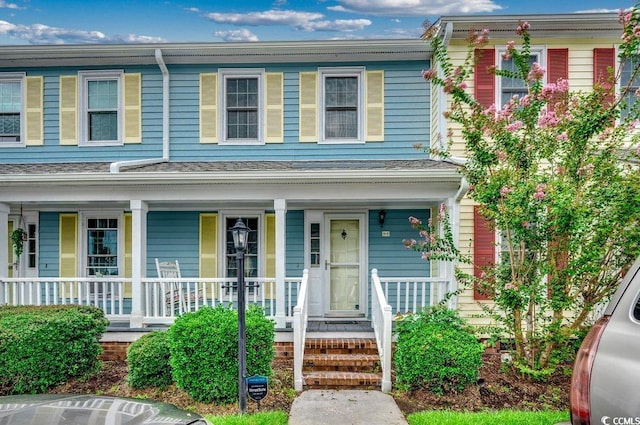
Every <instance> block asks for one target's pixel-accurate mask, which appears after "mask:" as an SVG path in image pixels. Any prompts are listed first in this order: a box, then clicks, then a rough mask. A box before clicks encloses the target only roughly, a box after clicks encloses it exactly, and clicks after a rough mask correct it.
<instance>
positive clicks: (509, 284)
mask: <svg viewBox="0 0 640 425" xmlns="http://www.w3.org/2000/svg"><path fill="white" fill-rule="evenodd" d="M504 289H506V290H510V289H518V288H517V287H516V285H514V284H513V283H511V282H509V283H507V284H506V285H504Z"/></svg>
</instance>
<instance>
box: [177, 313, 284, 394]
mask: <svg viewBox="0 0 640 425" xmlns="http://www.w3.org/2000/svg"><path fill="white" fill-rule="evenodd" d="M168 334H169V348H170V350H171V358H170V363H171V369H172V374H173V379H174V380H175V382H176V384H177V385H178V387H180V388H182V389H183V390H185V391H186V392H187V393H188V394H189V395H190V396H191V397H193V399H194V400H197V401H202V402H205V403H211V402H217V403H228V402H233V401H235V400H237V398H238V312H237V311H235V310H231V309H229V308H226V307H223V306H219V307H216V308H212V307H206V308H202V309H200V310H198V311H197V312H194V313H188V314H184V315H182V316H180V317H178V318H177V319H176V321H175V323H174V324H173V325H172V326H171V327H170V328H169V330H168ZM274 339H275V326H274V323H273V322H272V321H270V320H268V319H267V318H266V317H265V316H264V314H263V312H262V310H261V309H259V308H256V307H250V308H249V309H247V312H246V348H247V376H252V375H266V376H269V375H270V374H271V362H272V361H273V357H274V348H273V342H274Z"/></svg>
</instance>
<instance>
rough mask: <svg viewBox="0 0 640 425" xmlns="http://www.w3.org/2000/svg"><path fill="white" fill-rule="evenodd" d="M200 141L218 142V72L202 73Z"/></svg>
mask: <svg viewBox="0 0 640 425" xmlns="http://www.w3.org/2000/svg"><path fill="white" fill-rule="evenodd" d="M200 143H218V74H216V73H211V74H200Z"/></svg>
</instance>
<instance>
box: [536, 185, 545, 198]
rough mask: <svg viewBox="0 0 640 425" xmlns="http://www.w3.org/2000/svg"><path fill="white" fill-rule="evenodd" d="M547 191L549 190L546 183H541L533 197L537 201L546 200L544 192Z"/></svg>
mask: <svg viewBox="0 0 640 425" xmlns="http://www.w3.org/2000/svg"><path fill="white" fill-rule="evenodd" d="M546 189H547V185H546V184H544V183H540V184H539V185H538V187H537V188H536V193H534V194H533V197H534V198H535V199H544V197H545V196H547V195H546V193H545V192H544V191H545V190H546Z"/></svg>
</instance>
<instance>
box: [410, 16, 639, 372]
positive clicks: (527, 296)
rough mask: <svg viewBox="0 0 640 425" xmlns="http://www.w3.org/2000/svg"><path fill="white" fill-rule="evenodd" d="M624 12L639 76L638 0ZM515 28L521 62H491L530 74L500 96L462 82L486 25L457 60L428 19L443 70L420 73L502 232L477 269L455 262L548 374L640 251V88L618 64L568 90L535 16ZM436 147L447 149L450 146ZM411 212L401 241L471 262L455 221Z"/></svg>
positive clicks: (629, 54) (519, 362)
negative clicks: (535, 30) (451, 225)
mask: <svg viewBox="0 0 640 425" xmlns="http://www.w3.org/2000/svg"><path fill="white" fill-rule="evenodd" d="M620 22H621V23H622V26H623V34H622V44H621V46H620V48H619V50H618V51H619V58H620V59H621V63H623V64H624V65H623V66H629V65H628V63H634V64H636V65H635V68H634V69H632V70H631V78H629V81H630V82H633V81H634V79H635V78H636V76H638V66H637V64H638V61H637V60H630V59H632V58H637V55H638V47H639V45H640V12H639V10H638V4H636V5H635V7H634V8H632V9H629V10H626V11H621V12H620ZM514 26H516V23H514ZM516 33H517V35H518V36H519V41H518V43H516V42H514V41H511V42H509V43H508V44H507V46H506V51H505V53H504V55H505V57H506V58H509V57H511V58H513V62H514V64H515V70H514V71H509V70H503V69H495V68H494V69H492V70H490V71H491V72H493V73H495V75H497V76H507V77H511V78H518V79H520V80H522V81H524V83H525V85H526V87H527V89H528V93H527V94H526V95H524V96H522V97H517V96H514V97H513V98H511V99H510V100H509V101H508V102H507V103H506V104H505V105H504V106H503V107H502V108H498V107H497V106H496V105H492V106H490V107H488V108H487V107H483V106H482V105H481V104H480V103H479V102H478V101H477V100H476V99H475V98H474V97H473V96H472V95H471V94H469V92H468V91H467V90H466V88H467V87H466V84H465V81H468V80H469V79H470V78H471V77H472V73H473V70H474V65H475V62H474V61H475V59H474V56H475V55H474V49H477V48H478V47H481V46H483V45H485V44H486V43H487V41H488V37H489V33H488V31H486V30H484V31H477V32H473V33H472V34H471V35H470V37H469V38H468V54H467V55H466V59H465V61H464V63H462V64H461V65H459V66H456V65H454V64H453V63H452V62H451V60H450V58H449V56H448V54H447V49H446V46H445V45H444V44H443V41H442V39H441V38H440V37H438V31H437V28H435V27H433V26H431V27H428V28H427V29H426V30H425V33H424V39H425V40H427V41H428V42H430V44H431V46H432V49H433V51H434V59H435V60H434V62H435V64H434V66H438V67H439V68H440V72H437V71H436V69H435V68H434V69H429V70H425V71H423V76H424V78H425V79H426V80H428V81H430V82H431V84H433V85H435V86H439V87H442V88H443V90H444V92H445V93H448V94H449V97H450V101H451V102H450V107H449V110H448V111H447V112H446V113H445V114H446V116H447V117H448V119H449V120H450V121H453V122H454V123H457V124H458V125H457V126H455V128H456V133H457V132H458V131H459V132H460V133H461V134H460V135H457V134H454V133H453V132H452V131H450V132H449V134H448V135H447V139H448V141H449V144H448V145H449V146H451V143H452V142H453V140H454V137H461V139H462V140H463V141H464V143H465V147H466V156H467V158H466V161H464V163H463V165H462V166H461V173H462V174H463V175H464V177H465V178H466V179H467V181H468V182H469V185H470V188H469V193H468V196H469V197H470V198H471V199H472V200H473V201H475V202H476V203H477V204H478V205H479V206H480V211H481V214H482V215H483V216H484V218H485V219H487V220H488V222H489V223H492V224H491V225H492V226H493V228H494V229H495V231H496V234H497V235H499V237H498V241H499V242H497V244H499V245H500V249H499V250H497V251H500V252H501V255H499V258H497V261H496V262H495V264H490V265H489V266H487V267H483V268H482V269H481V273H475V276H474V275H471V274H469V273H466V272H465V271H464V270H465V269H462V268H459V267H458V269H457V272H456V276H457V279H458V281H459V283H461V287H467V288H468V287H475V288H477V289H478V290H479V291H481V292H483V293H485V294H486V295H488V296H490V298H491V299H492V300H493V302H492V303H483V306H484V311H485V313H487V314H489V315H490V316H491V318H492V319H493V321H492V322H493V323H495V324H496V326H494V327H492V331H495V332H496V333H495V335H496V336H497V337H498V338H502V339H504V338H509V339H512V340H513V342H514V344H515V349H514V354H515V356H514V359H515V361H514V365H515V366H516V367H517V368H518V369H519V370H520V371H522V372H525V373H528V374H530V375H531V376H535V377H544V376H546V374H547V373H551V372H552V371H553V370H554V369H555V367H556V366H557V363H558V361H560V360H561V359H562V358H561V357H562V355H563V350H564V349H566V347H567V346H568V345H570V344H569V343H570V341H573V340H575V339H576V338H577V337H579V336H580V335H581V333H582V332H584V329H585V328H586V327H588V326H589V325H590V323H591V320H592V318H591V313H592V312H593V311H594V308H597V307H598V306H601V305H602V304H603V303H606V301H607V300H608V299H609V297H610V296H611V295H612V293H613V292H614V291H615V289H616V288H617V286H618V284H619V283H620V281H621V279H622V278H623V276H624V274H625V271H626V270H627V268H628V267H629V265H630V264H631V263H632V262H633V260H634V259H635V258H636V257H637V256H638V255H639V254H640V172H639V168H640V146H638V131H637V130H638V121H637V119H638V110H639V105H640V102H635V103H634V102H633V101H634V100H635V97H637V95H638V94H637V93H631V94H630V95H629V87H624V86H622V87H621V86H620V72H618V73H614V70H610V75H609V78H608V80H607V81H606V82H604V83H602V84H599V85H596V86H595V87H594V89H593V91H589V92H578V91H570V90H569V84H568V82H567V81H564V80H558V81H549V82H548V83H546V84H545V83H544V80H545V79H544V75H545V69H543V68H542V67H541V66H540V65H539V64H537V63H533V64H530V60H529V58H530V34H529V24H528V23H527V22H519V23H517V28H516ZM638 78H640V77H638ZM623 112H624V113H623ZM458 129H459V130H458ZM431 153H432V154H435V155H438V156H440V157H445V158H446V157H449V156H450V153H449V149H448V148H447V149H444V150H442V151H432V152H431ZM446 214H447V212H446V211H445V210H444V209H443V208H441V209H440V214H439V215H438V217H437V220H434V221H439V222H441V223H446V222H448V220H447V219H446ZM410 221H411V224H412V226H413V227H414V228H416V229H417V231H418V232H419V237H418V238H417V239H418V240H408V241H405V246H407V248H410V249H414V250H416V251H419V252H421V253H422V256H423V258H436V259H442V260H452V261H455V262H464V263H469V264H471V263H472V262H473V261H472V260H473V259H472V258H470V257H469V256H465V255H463V254H462V253H461V252H460V251H458V250H457V249H456V247H455V242H454V240H453V237H452V232H451V231H450V229H448V228H446V227H445V229H444V231H443V230H442V226H438V225H437V224H438V223H437V222H436V223H432V222H429V223H427V224H423V223H422V222H421V221H419V220H418V219H417V218H414V217H411V218H410ZM447 229H448V230H447ZM467 269H468V268H467Z"/></svg>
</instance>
